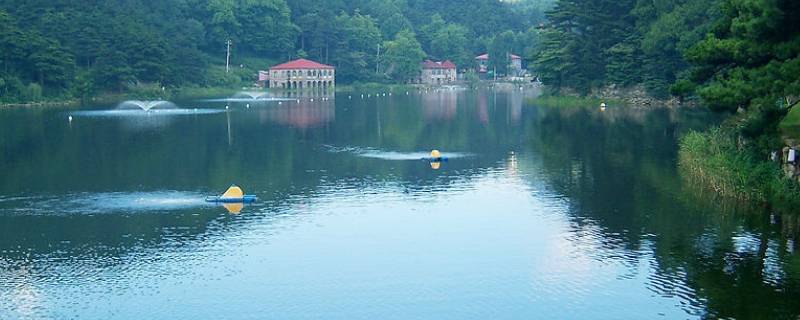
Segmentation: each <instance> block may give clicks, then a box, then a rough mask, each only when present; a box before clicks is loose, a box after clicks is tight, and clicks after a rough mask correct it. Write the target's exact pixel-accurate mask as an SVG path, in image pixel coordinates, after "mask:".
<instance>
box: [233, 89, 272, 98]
mask: <svg viewBox="0 0 800 320" xmlns="http://www.w3.org/2000/svg"><path fill="white" fill-rule="evenodd" d="M268 97H269V92H263V91H240V92H238V93H236V94H235V95H233V97H232V98H245V99H248V98H249V99H250V100H262V99H266V98H268Z"/></svg>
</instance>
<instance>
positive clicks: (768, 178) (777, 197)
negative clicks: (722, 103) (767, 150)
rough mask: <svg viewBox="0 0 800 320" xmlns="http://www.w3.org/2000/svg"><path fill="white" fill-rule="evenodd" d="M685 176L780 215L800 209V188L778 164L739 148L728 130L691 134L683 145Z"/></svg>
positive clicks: (723, 193) (694, 182)
mask: <svg viewBox="0 0 800 320" xmlns="http://www.w3.org/2000/svg"><path fill="white" fill-rule="evenodd" d="M678 165H679V168H680V171H681V174H682V176H683V177H684V178H685V179H686V180H687V181H688V182H689V183H692V184H698V185H700V186H703V187H705V188H707V189H709V190H711V191H714V192H715V193H717V194H719V195H721V196H723V197H726V198H731V199H736V200H744V201H749V202H757V203H763V204H769V205H772V206H773V207H775V208H776V209H778V210H779V211H786V210H791V209H789V208H796V207H797V206H798V205H800V185H798V184H797V183H796V182H794V181H791V180H789V179H786V178H784V176H783V172H782V171H781V168H780V167H779V166H778V164H777V163H773V162H770V161H768V160H767V157H766V156H764V157H760V156H758V155H753V154H752V153H751V152H749V151H748V150H742V149H740V148H739V147H738V146H737V140H736V135H734V134H732V133H729V132H726V130H725V129H721V128H715V129H712V130H710V131H708V132H691V133H689V134H687V135H686V136H684V137H683V138H682V139H681V141H680V151H679V160H678Z"/></svg>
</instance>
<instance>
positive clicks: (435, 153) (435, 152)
mask: <svg viewBox="0 0 800 320" xmlns="http://www.w3.org/2000/svg"><path fill="white" fill-rule="evenodd" d="M441 157H442V153H441V152H439V150H435V149H434V150H433V151H431V158H434V159H440V158H441Z"/></svg>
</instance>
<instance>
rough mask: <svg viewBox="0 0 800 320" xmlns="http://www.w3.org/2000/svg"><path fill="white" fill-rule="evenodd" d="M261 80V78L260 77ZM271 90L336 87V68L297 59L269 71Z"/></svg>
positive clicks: (268, 80)
mask: <svg viewBox="0 0 800 320" xmlns="http://www.w3.org/2000/svg"><path fill="white" fill-rule="evenodd" d="M259 78H261V77H259ZM265 82H267V83H269V87H270V88H278V89H327V88H333V87H334V86H336V68H334V67H332V66H329V65H325V64H321V63H319V62H315V61H311V60H306V59H297V60H294V61H289V62H286V63H282V64H279V65H277V66H274V67H272V68H270V69H269V74H268V79H267V80H266V81H265Z"/></svg>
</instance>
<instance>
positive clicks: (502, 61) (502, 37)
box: [489, 30, 515, 74]
mask: <svg viewBox="0 0 800 320" xmlns="http://www.w3.org/2000/svg"><path fill="white" fill-rule="evenodd" d="M514 37H515V36H514V32H512V31H509V30H507V31H504V32H502V33H500V34H498V35H496V36H495V37H494V38H492V41H491V42H490V44H489V68H491V69H492V70H493V71H496V72H497V73H498V74H508V71H509V70H508V66H509V65H510V64H511V55H512V54H513V51H514Z"/></svg>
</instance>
